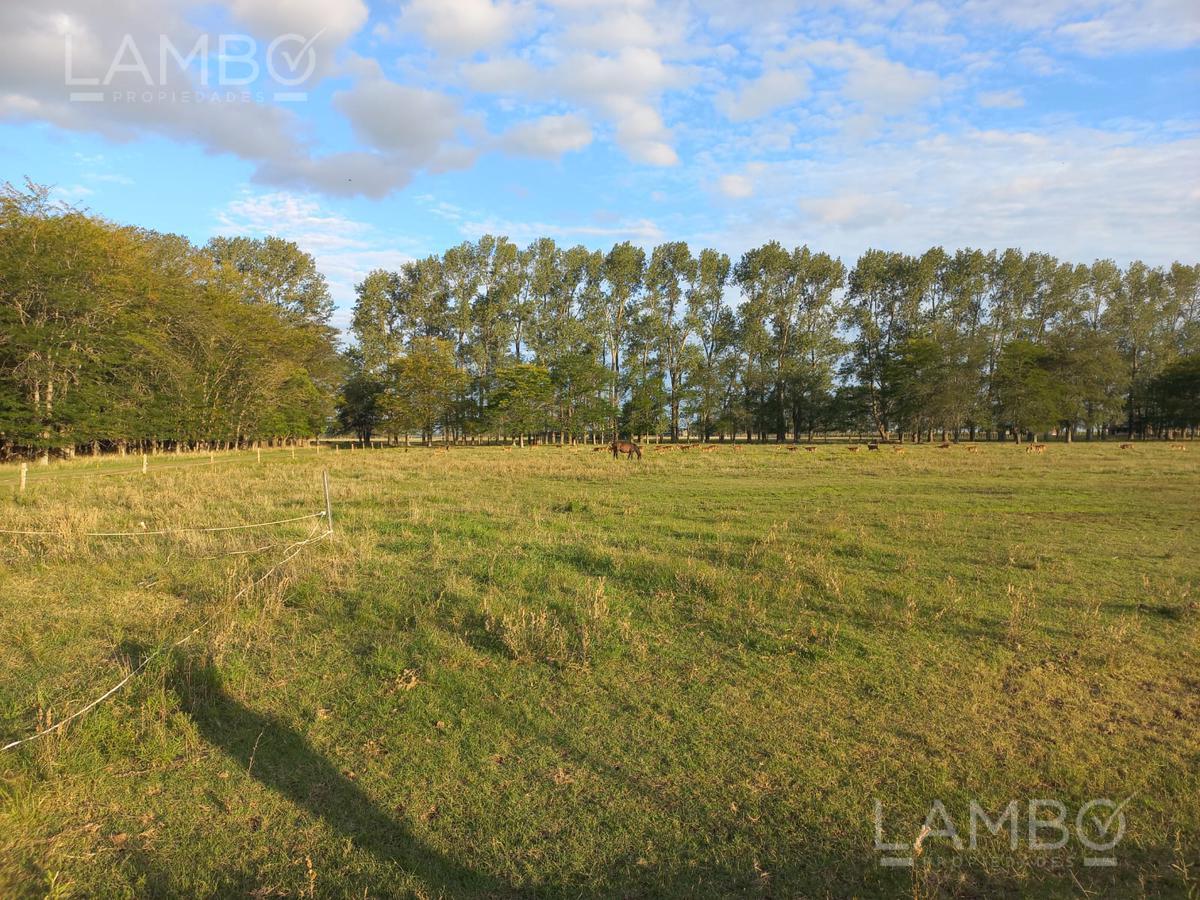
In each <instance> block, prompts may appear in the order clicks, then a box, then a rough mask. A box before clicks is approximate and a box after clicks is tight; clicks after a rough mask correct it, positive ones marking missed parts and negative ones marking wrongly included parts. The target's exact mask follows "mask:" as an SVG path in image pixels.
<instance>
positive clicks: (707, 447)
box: [700, 444, 717, 453]
mask: <svg viewBox="0 0 1200 900" xmlns="http://www.w3.org/2000/svg"><path fill="white" fill-rule="evenodd" d="M716 449H717V445H716V444H705V445H704V446H703V447H701V448H700V452H701V453H712V452H713V451H714V450H716Z"/></svg>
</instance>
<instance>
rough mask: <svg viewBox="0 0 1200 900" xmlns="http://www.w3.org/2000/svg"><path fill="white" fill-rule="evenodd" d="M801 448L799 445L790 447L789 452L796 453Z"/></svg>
mask: <svg viewBox="0 0 1200 900" xmlns="http://www.w3.org/2000/svg"><path fill="white" fill-rule="evenodd" d="M799 449H800V448H799V447H788V453H795V452H796V451H797V450H799Z"/></svg>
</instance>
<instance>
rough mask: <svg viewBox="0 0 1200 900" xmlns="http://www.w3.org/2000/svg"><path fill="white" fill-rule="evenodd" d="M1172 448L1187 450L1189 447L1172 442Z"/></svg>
mask: <svg viewBox="0 0 1200 900" xmlns="http://www.w3.org/2000/svg"><path fill="white" fill-rule="evenodd" d="M1171 449H1172V450H1187V447H1185V446H1184V445H1183V444H1172V445H1171Z"/></svg>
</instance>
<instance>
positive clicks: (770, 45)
mask: <svg viewBox="0 0 1200 900" xmlns="http://www.w3.org/2000/svg"><path fill="white" fill-rule="evenodd" d="M223 36H224V40H226V43H225V44H224V45H222V43H221V41H222V39H223ZM272 42H275V43H274V45H272ZM165 47H170V48H171V49H173V50H174V51H175V52H176V54H177V55H178V56H179V57H182V58H183V59H185V60H188V61H187V62H185V63H183V64H180V63H179V62H178V60H177V59H176V57H175V56H172V55H171V54H170V53H167V51H166V50H165V49H164V48H165ZM197 47H199V48H200V49H199V52H197V53H195V54H191V58H190V59H188V57H189V53H190V51H192V50H193V49H195V48H197ZM163 59H165V61H166V62H165V64H164V65H160V61H161V60H163ZM251 60H252V62H251ZM255 68H257V77H254V76H255V74H256V73H255V71H254V69H255ZM68 75H69V77H70V79H71V81H72V83H71V84H68V83H67V82H68ZM304 76H307V77H304ZM89 80H90V82H91V83H90V84H85V82H88V81H89ZM238 82H245V83H238ZM79 91H84V92H92V93H95V94H98V95H99V96H98V97H97V98H96V99H93V100H88V101H80V100H78V99H75V100H73V99H72V97H71V94H72V92H79ZM129 91H133V93H134V95H133V97H132V98H130V96H129V93H128V92H129ZM297 92H302V93H303V94H304V95H305V98H304V99H297V98H295V97H292V98H282V99H277V95H279V94H281V93H291V94H295V93H297ZM214 95H217V96H215V97H214ZM1198 98H1200V4H1197V3H1196V2H1195V0H1134V2H1111V0H1106V2H1098V0H1040V2H1034V0H965V2H961V3H946V4H938V3H932V2H909V0H878V2H875V0H852V2H844V3H839V2H832V0H829V2H807V3H803V2H791V0H742V2H737V3H729V2H717V0H679V2H671V3H659V2H651V0H628V2H621V0H407V2H378V3H372V4H367V3H365V2H363V0H226V2H203V3H200V2H190V0H108V2H105V3H103V4H101V3H96V2H92V0H5V2H4V3H3V5H2V6H0V179H6V180H11V181H20V180H21V179H23V178H25V177H29V178H31V179H33V180H34V181H37V182H39V183H45V184H52V185H55V189H56V192H57V193H58V195H59V196H60V197H61V198H62V199H64V200H68V201H70V202H73V203H77V204H79V205H82V206H86V207H88V208H90V209H91V210H93V211H95V212H97V213H99V214H102V215H104V216H107V217H109V218H111V219H114V220H116V221H120V222H129V223H136V224H139V225H144V226H148V227H152V228H157V229H160V230H163V231H171V232H178V233H182V234H185V235H187V236H189V237H191V238H193V239H194V240H196V241H203V240H205V239H207V238H208V237H210V236H211V235H213V234H218V233H225V234H228V233H241V234H251V235H259V234H265V233H276V234H280V235H282V236H284V237H288V238H291V239H293V240H296V241H297V242H298V243H300V244H301V246H303V247H304V248H305V249H307V250H309V251H311V252H313V253H314V254H315V255H316V256H317V258H318V261H319V262H320V265H321V267H322V270H323V271H324V272H325V273H326V276H327V277H328V278H329V280H330V283H331V285H332V287H333V289H334V293H335V296H336V297H337V299H338V301H339V304H340V305H341V306H342V308H343V310H344V309H345V308H347V307H348V305H349V303H350V302H351V300H352V297H353V285H354V283H355V282H356V281H357V280H358V279H360V278H361V277H362V276H363V275H365V274H366V273H367V272H368V271H370V270H371V269H372V268H375V267H380V266H382V267H389V268H391V267H395V266H397V265H399V264H400V263H401V262H402V261H404V260H405V259H409V258H411V257H414V256H418V255H422V254H425V253H428V252H435V251H440V250H441V249H444V248H445V247H447V246H450V245H451V244H454V243H458V242H459V241H461V240H464V239H468V238H475V237H478V235H479V234H481V233H483V232H485V231H490V232H493V233H497V234H507V235H508V236H509V237H511V238H512V239H513V240H515V241H518V242H521V243H524V242H527V241H529V240H531V239H532V238H534V237H537V236H540V235H543V234H547V235H550V236H552V237H554V238H556V239H558V240H559V241H560V242H562V243H584V244H587V245H589V246H601V247H604V246H609V245H611V244H612V243H614V242H616V241H620V240H626V239H629V240H633V241H635V242H638V243H641V244H644V245H646V246H651V245H653V244H654V243H656V242H658V241H660V240H666V239H684V240H687V241H689V242H690V243H692V244H693V245H694V247H695V248H697V249H698V248H699V247H700V246H715V247H718V248H720V249H723V250H725V251H727V252H729V253H730V254H733V255H736V254H738V253H740V252H741V251H742V250H744V249H746V248H747V247H749V246H752V245H754V244H757V243H760V242H762V241H765V240H768V239H771V238H777V239H779V240H781V241H784V242H785V243H788V244H801V243H808V244H809V245H811V246H813V247H817V248H820V249H825V250H828V251H830V252H833V253H836V254H839V255H841V256H843V258H845V259H847V260H852V259H853V258H854V257H855V256H856V255H857V254H858V253H860V252H861V251H862V250H864V249H866V248H867V247H871V246H875V247H886V248H890V249H899V250H908V251H918V250H923V249H925V248H927V247H929V246H932V245H936V244H941V245H943V246H946V247H959V246H977V247H984V248H992V247H1007V246H1019V247H1023V248H1025V249H1037V250H1044V251H1047V252H1051V253H1055V254H1058V255H1060V256H1062V257H1064V258H1068V259H1072V260H1076V261H1081V262H1090V261H1091V260H1093V259H1096V258H1101V257H1111V258H1113V259H1116V260H1118V261H1120V262H1125V261H1128V260H1130V259H1133V258H1141V259H1144V260H1146V261H1147V262H1150V263H1154V264H1162V263H1169V262H1170V261H1172V260H1174V259H1182V260H1185V261H1188V262H1194V261H1196V258H1197V256H1198V255H1200V254H1198V253H1197V249H1198V248H1200V99H1198ZM339 320H340V321H342V322H344V321H345V318H344V311H343V313H342V314H341V315H340V316H339Z"/></svg>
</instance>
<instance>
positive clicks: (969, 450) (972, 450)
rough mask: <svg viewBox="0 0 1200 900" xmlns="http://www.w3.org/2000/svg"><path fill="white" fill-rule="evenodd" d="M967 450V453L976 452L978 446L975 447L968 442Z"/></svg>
mask: <svg viewBox="0 0 1200 900" xmlns="http://www.w3.org/2000/svg"><path fill="white" fill-rule="evenodd" d="M967 452H968V453H978V452H979V448H978V447H976V446H975V445H974V444H970V445H968V446H967Z"/></svg>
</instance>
